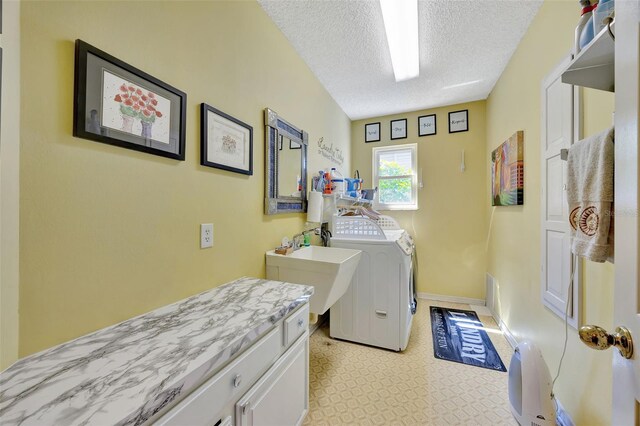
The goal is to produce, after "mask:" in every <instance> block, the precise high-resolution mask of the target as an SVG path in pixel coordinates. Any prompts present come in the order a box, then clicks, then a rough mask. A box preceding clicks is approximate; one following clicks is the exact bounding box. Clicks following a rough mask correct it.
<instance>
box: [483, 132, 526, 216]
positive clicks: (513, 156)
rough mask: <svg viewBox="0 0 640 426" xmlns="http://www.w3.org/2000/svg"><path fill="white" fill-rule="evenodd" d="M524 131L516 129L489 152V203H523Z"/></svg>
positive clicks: (506, 204) (497, 204) (507, 204)
mask: <svg viewBox="0 0 640 426" xmlns="http://www.w3.org/2000/svg"><path fill="white" fill-rule="evenodd" d="M523 145H524V132H523V131H522V130H519V131H517V132H516V133H515V134H513V136H511V137H510V138H509V139H507V140H506V141H505V142H503V143H502V144H501V145H500V146H499V147H498V148H496V149H495V150H494V151H493V152H492V153H491V205H492V206H520V205H523V204H524V153H523V151H524V147H523Z"/></svg>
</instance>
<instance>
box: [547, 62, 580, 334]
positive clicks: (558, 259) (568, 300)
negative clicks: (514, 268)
mask: <svg viewBox="0 0 640 426" xmlns="http://www.w3.org/2000/svg"><path fill="white" fill-rule="evenodd" d="M571 59H572V58H571V56H568V57H567V58H566V59H564V60H563V61H562V62H560V63H559V64H558V66H556V68H555V69H554V70H553V71H551V72H550V73H549V75H548V76H547V77H546V78H545V79H544V80H543V81H542V85H541V86H542V87H541V92H542V93H541V102H542V122H541V136H542V144H541V155H542V157H541V165H542V175H541V183H542V193H541V197H542V199H541V200H540V205H541V209H540V212H541V215H542V217H541V228H542V229H541V233H540V234H541V237H542V241H541V244H540V249H541V255H540V260H541V265H540V284H541V293H542V303H543V304H544V306H546V307H547V308H549V309H550V310H551V311H552V312H554V313H555V314H556V315H558V316H559V317H561V318H563V319H564V317H565V313H566V315H567V321H568V322H569V324H570V325H571V326H573V327H575V328H577V326H578V322H579V308H580V304H581V300H580V292H579V290H580V285H579V282H580V277H579V276H577V274H576V276H574V283H577V284H578V285H574V286H573V287H571V286H570V280H571V276H572V270H574V269H575V270H576V271H579V269H580V268H579V265H573V262H572V256H571V246H570V235H569V207H568V205H567V191H566V182H567V161H566V156H563V155H562V152H563V151H564V152H565V153H567V152H568V149H569V148H570V147H571V145H572V144H573V143H574V141H576V140H579V139H580V138H581V134H580V127H581V126H580V99H579V97H578V96H579V89H578V88H577V87H574V86H572V85H570V84H565V83H563V82H562V81H561V76H562V72H563V71H564V70H565V69H566V68H567V65H568V64H569V63H570V62H571ZM572 268H573V269H572ZM570 289H572V290H573V291H572V292H571V293H572V294H569V290H570Z"/></svg>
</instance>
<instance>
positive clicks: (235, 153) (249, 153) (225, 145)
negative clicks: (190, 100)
mask: <svg viewBox="0 0 640 426" xmlns="http://www.w3.org/2000/svg"><path fill="white" fill-rule="evenodd" d="M200 112H201V120H200V124H201V126H202V128H201V132H200V164H201V165H203V166H208V167H214V168H216V169H222V170H227V171H230V172H235V173H242V174H245V175H252V174H253V127H251V126H249V125H248V124H246V123H243V122H242V121H240V120H238V119H237V118H234V117H232V116H230V115H228V114H225V113H224V112H222V111H220V110H217V109H215V108H214V107H212V106H210V105H207V104H204V103H203V104H202V106H201V110H200Z"/></svg>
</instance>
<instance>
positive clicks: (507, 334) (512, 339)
mask: <svg viewBox="0 0 640 426" xmlns="http://www.w3.org/2000/svg"><path fill="white" fill-rule="evenodd" d="M491 316H492V317H493V319H494V320H495V322H496V324H498V327H500V330H501V331H502V335H503V336H504V338H505V339H507V342H509V345H511V348H512V349H515V348H516V346H518V341H517V340H516V338H515V336H514V335H513V333H511V331H510V330H509V328H508V327H507V324H505V323H504V321H502V319H501V318H500V317H499V316H498V314H496V312H495V311H491Z"/></svg>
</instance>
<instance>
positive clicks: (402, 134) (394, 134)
mask: <svg viewBox="0 0 640 426" xmlns="http://www.w3.org/2000/svg"><path fill="white" fill-rule="evenodd" d="M406 137H407V119H406V118H403V119H401V120H391V140H394V139H406Z"/></svg>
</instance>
